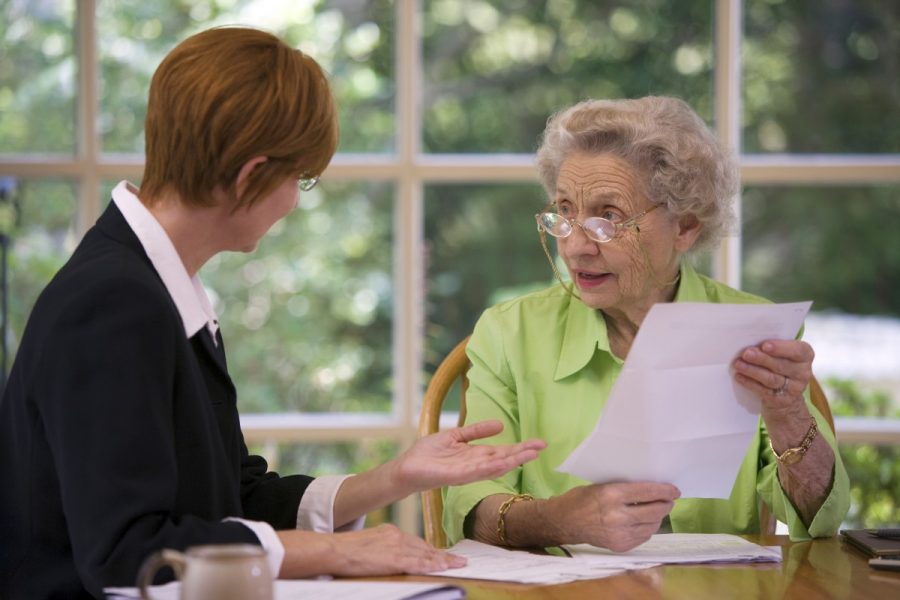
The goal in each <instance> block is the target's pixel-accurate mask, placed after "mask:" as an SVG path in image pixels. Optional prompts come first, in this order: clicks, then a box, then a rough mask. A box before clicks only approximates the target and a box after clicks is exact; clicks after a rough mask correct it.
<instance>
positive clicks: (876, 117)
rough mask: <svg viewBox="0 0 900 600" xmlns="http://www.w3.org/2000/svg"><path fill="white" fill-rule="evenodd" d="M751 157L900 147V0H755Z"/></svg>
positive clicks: (749, 23) (747, 141)
mask: <svg viewBox="0 0 900 600" xmlns="http://www.w3.org/2000/svg"><path fill="white" fill-rule="evenodd" d="M744 26H745V31H746V33H745V36H746V37H745V40H744V48H743V57H744V94H743V102H744V141H743V146H744V151H746V152H822V153H825V152H859V153H866V152H898V151H900V63H898V61H897V57H898V56H900V37H898V36H897V31H900V3H898V2H885V1H883V0H864V1H859V2H846V1H845V0H792V1H791V2H784V1H773V0H747V1H746V4H745V12H744Z"/></svg>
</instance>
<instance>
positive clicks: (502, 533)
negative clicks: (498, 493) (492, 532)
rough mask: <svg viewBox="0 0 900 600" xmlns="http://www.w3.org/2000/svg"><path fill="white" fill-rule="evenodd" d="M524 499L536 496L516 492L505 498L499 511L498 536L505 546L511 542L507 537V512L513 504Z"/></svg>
mask: <svg viewBox="0 0 900 600" xmlns="http://www.w3.org/2000/svg"><path fill="white" fill-rule="evenodd" d="M522 500H534V496H532V495H531V494H516V495H515V496H510V497H509V498H507V499H506V500H504V502H503V504H501V505H500V510H499V511H497V513H498V514H497V537H498V538H499V539H500V543H501V544H503V545H504V546H505V545H507V544H508V543H509V541H508V540H507V539H506V513H508V512H509V509H510V507H511V506H512V505H513V504H515V503H516V502H520V501H522Z"/></svg>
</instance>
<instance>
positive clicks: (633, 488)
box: [474, 482, 681, 552]
mask: <svg viewBox="0 0 900 600" xmlns="http://www.w3.org/2000/svg"><path fill="white" fill-rule="evenodd" d="M680 495H681V492H680V491H679V490H678V488H676V487H675V486H674V485H671V484H669V483H653V482H642V483H604V484H592V485H584V486H579V487H576V488H573V489H571V490H569V491H568V492H566V493H564V494H561V495H559V496H555V497H553V498H550V499H548V500H535V501H533V502H516V503H515V504H513V505H512V506H510V508H509V511H508V512H507V513H506V518H505V531H506V536H507V541H508V544H509V545H510V546H514V547H542V548H543V547H548V546H559V545H561V544H582V543H584V544H591V545H592V546H599V547H601V548H609V549H610V550H612V551H614V552H625V551H627V550H631V549H632V548H635V547H636V546H639V545H640V544H642V543H644V542H646V541H647V540H649V539H650V536H651V535H653V534H654V533H656V532H657V531H658V530H659V526H660V523H661V522H662V520H663V518H664V517H665V516H666V515H667V514H669V512H670V511H671V510H672V507H673V506H674V504H675V500H676V499H677V498H678V497H679V496H680ZM508 498H509V496H508V495H504V494H497V495H494V496H489V497H487V498H485V499H484V500H482V501H481V503H480V504H479V505H478V506H477V507H476V509H475V510H476V513H475V525H476V526H475V531H474V534H475V539H477V540H479V541H482V542H487V543H492V544H499V543H500V540H499V539H498V536H497V519H498V512H499V508H500V505H501V504H502V503H503V502H504V501H505V500H506V499H508Z"/></svg>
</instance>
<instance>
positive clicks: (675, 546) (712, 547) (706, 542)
mask: <svg viewBox="0 0 900 600" xmlns="http://www.w3.org/2000/svg"><path fill="white" fill-rule="evenodd" d="M565 548H566V550H568V551H569V553H570V554H571V555H572V557H573V558H576V559H578V560H583V561H588V562H591V563H593V564H597V565H603V566H605V567H609V566H616V565H627V564H633V563H635V562H637V563H642V562H652V563H665V564H688V563H717V562H728V563H733V562H781V548H779V547H776V548H767V547H765V546H760V545H759V544H754V543H753V542H748V541H747V540H745V539H743V538H740V537H737V536H735V535H728V534H724V533H708V534H700V533H662V534H657V535H654V536H653V537H652V538H650V540H649V541H647V542H645V543H643V544H641V545H640V546H638V547H637V548H635V549H633V550H629V551H628V552H619V553H617V552H612V551H610V550H607V549H606V548H597V547H596V546H591V545H588V544H575V545H570V546H565ZM626 568H628V567H626Z"/></svg>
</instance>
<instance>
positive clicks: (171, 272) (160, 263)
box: [112, 181, 365, 576]
mask: <svg viewBox="0 0 900 600" xmlns="http://www.w3.org/2000/svg"><path fill="white" fill-rule="evenodd" d="M137 193H138V190H137V188H136V187H134V186H133V185H131V184H130V183H128V182H127V181H121V182H119V184H118V185H117V186H116V187H115V189H113V191H112V199H113V202H115V204H116V207H117V208H118V209H119V211H120V212H121V213H122V216H123V217H125V221H126V222H127V223H128V226H129V227H130V228H131V230H132V231H133V232H134V234H135V236H137V238H138V241H140V243H141V246H143V248H144V252H146V253H147V256H148V257H149V258H150V262H151V263H152V264H153V268H154V269H155V270H156V272H157V273H158V274H159V277H160V279H161V280H162V282H163V285H165V287H166V291H168V292H169V295H170V296H171V297H172V300H173V301H174V303H175V307H176V308H177V309H178V314H179V315H180V316H181V321H182V323H183V324H184V332H185V336H186V337H188V338H191V337H193V336H194V335H195V334H196V333H197V332H198V331H200V330H201V329H202V328H204V327H205V328H206V330H207V331H208V332H209V335H210V336H211V337H212V340H213V343H214V344H217V341H216V332H217V331H218V329H219V320H218V316H217V315H216V311H215V309H213V306H212V303H211V302H210V301H209V296H207V294H206V290H205V289H204V287H203V283H202V282H201V281H200V277H199V275H194V276H193V277H191V276H190V275H189V274H188V272H187V269H186V268H185V266H184V263H183V262H181V257H179V256H178V251H177V250H175V246H174V244H172V240H171V239H169V236H168V234H167V233H166V231H165V229H163V227H162V225H160V224H159V221H157V220H156V218H155V217H154V216H153V214H152V213H151V212H150V211H149V210H147V207H146V206H144V205H143V203H141V201H140V200H139V199H138V197H137ZM347 477H350V476H349V475H325V476H322V477H317V478H316V479H314V480H313V481H312V482H311V483H310V484H309V486H308V487H307V488H306V491H305V492H304V493H303V497H302V498H301V499H300V506H299V508H298V510H297V528H298V529H306V530H310V531H318V532H324V533H331V532H334V531H352V530H356V529H361V528H362V526H363V523H364V522H365V517H360V518H359V519H357V520H356V521H353V522H351V523H348V524H346V525H344V526H342V527H339V528H338V529H335V528H334V500H335V497H336V496H337V492H338V489H339V488H340V487H341V484H342V483H343V482H344V480H345V479H346V478H347ZM225 520H226V521H239V522H241V523H243V524H244V525H246V526H247V527H249V528H250V529H251V530H252V531H253V532H254V533H255V534H256V536H257V537H258V538H259V541H260V543H261V544H262V546H263V548H264V549H265V550H266V552H267V555H268V559H269V566H270V568H271V569H272V573H273V574H275V575H276V576H277V574H278V573H279V572H280V571H281V563H282V561H283V559H284V546H283V545H282V543H281V540H280V539H279V538H278V535H277V534H276V533H275V530H274V529H273V528H272V526H271V525H269V524H268V523H265V522H263V521H249V520H247V519H239V518H236V517H229V518H227V519H225Z"/></svg>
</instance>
